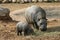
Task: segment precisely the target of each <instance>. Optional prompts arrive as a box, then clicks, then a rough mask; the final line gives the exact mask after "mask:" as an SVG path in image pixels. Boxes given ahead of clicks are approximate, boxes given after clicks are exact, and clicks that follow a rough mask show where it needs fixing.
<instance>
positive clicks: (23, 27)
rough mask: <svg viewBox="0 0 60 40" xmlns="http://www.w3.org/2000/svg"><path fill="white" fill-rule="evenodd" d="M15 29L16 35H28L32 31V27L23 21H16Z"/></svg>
mask: <svg viewBox="0 0 60 40" xmlns="http://www.w3.org/2000/svg"><path fill="white" fill-rule="evenodd" d="M16 31H17V35H24V36H25V35H30V34H32V33H33V32H34V31H33V29H32V28H31V27H30V26H29V25H28V23H25V22H18V23H17V25H16ZM22 32H24V34H22Z"/></svg>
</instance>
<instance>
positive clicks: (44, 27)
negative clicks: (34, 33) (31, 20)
mask: <svg viewBox="0 0 60 40" xmlns="http://www.w3.org/2000/svg"><path fill="white" fill-rule="evenodd" d="M37 25H38V28H39V30H41V31H46V30H47V19H40V20H39V21H38V22H37Z"/></svg>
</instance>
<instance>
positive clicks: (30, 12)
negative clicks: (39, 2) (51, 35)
mask: <svg viewBox="0 0 60 40" xmlns="http://www.w3.org/2000/svg"><path fill="white" fill-rule="evenodd" d="M25 18H26V20H27V21H28V23H29V24H30V23H32V24H33V25H34V27H35V28H37V29H40V30H41V31H46V30H47V19H46V12H45V11H44V9H42V8H41V7H38V6H35V5H34V6H31V7H28V8H27V9H26V11H25Z"/></svg>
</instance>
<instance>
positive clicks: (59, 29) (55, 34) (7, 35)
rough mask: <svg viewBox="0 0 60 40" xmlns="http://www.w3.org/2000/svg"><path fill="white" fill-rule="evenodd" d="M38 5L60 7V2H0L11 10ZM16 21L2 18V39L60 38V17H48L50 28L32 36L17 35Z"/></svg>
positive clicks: (41, 39)
mask: <svg viewBox="0 0 60 40" xmlns="http://www.w3.org/2000/svg"><path fill="white" fill-rule="evenodd" d="M31 5H37V6H40V7H42V8H59V7H60V3H26V4H0V7H5V8H9V9H10V11H11V12H12V11H14V10H17V9H22V8H26V7H29V6H31ZM16 23H17V22H16V21H9V20H0V40H60V19H59V18H52V17H51V18H48V26H47V27H48V29H47V31H45V32H39V31H36V34H34V35H30V36H17V35H16V28H15V27H16Z"/></svg>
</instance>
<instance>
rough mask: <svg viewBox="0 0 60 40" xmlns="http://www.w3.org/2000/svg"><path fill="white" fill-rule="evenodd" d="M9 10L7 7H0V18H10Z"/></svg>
mask: <svg viewBox="0 0 60 40" xmlns="http://www.w3.org/2000/svg"><path fill="white" fill-rule="evenodd" d="M9 13H10V10H9V9H8V8H1V7H0V20H4V19H11V18H10V16H9Z"/></svg>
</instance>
